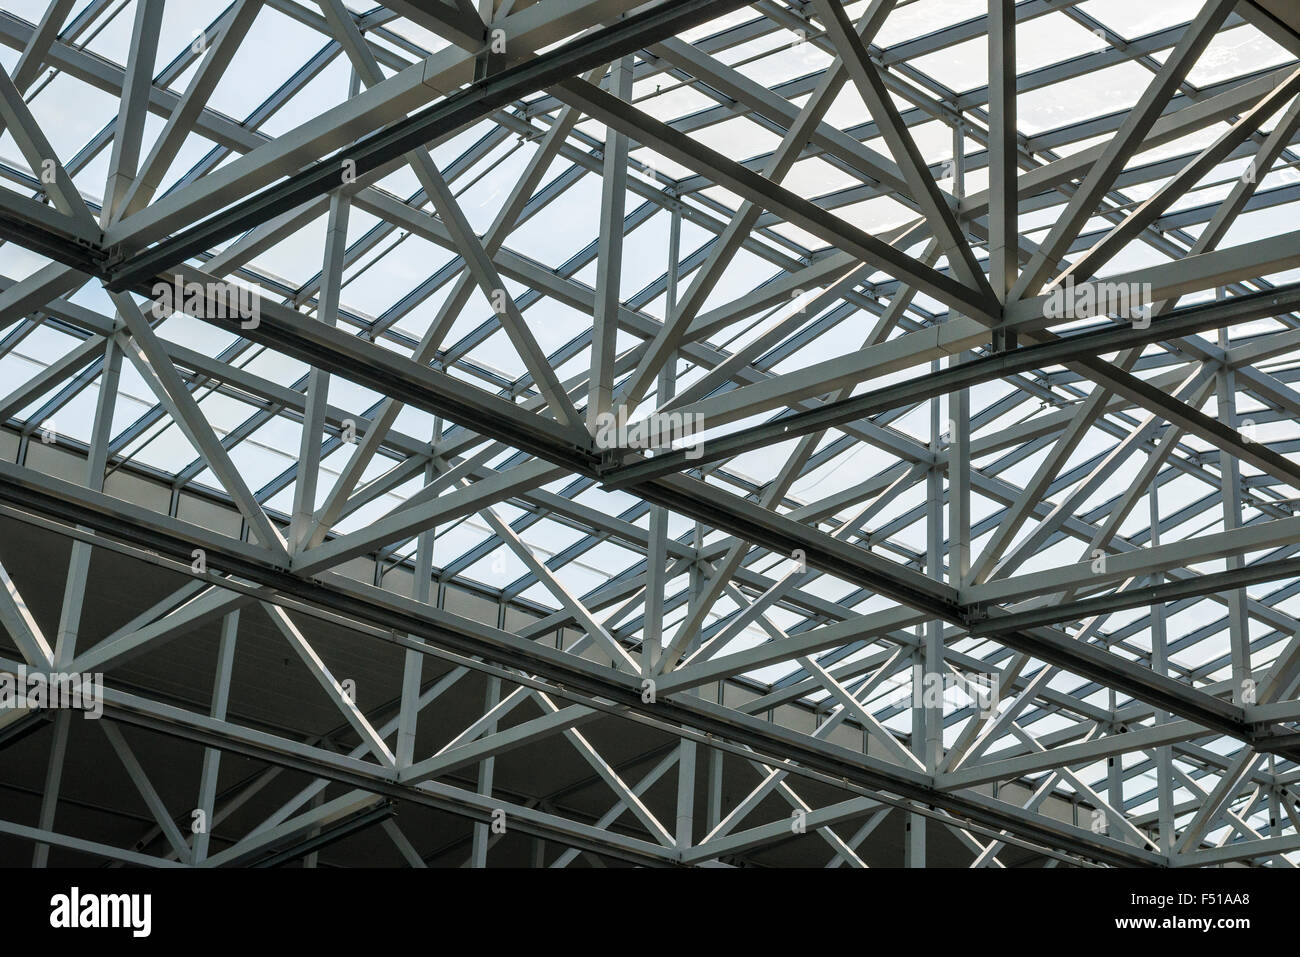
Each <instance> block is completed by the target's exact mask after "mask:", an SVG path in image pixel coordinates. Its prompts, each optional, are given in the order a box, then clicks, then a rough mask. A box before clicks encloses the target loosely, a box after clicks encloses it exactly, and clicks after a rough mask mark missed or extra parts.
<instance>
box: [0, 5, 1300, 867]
mask: <svg viewBox="0 0 1300 957" xmlns="http://www.w3.org/2000/svg"><path fill="white" fill-rule="evenodd" d="M6 7H8V8H11V9H5V10H3V11H0V45H2V46H3V49H4V53H3V54H0V66H3V71H2V72H0V123H2V124H3V129H4V134H5V135H4V138H3V140H0V178H3V180H4V183H3V188H2V191H0V237H3V240H4V241H3V245H2V246H0V409H2V410H3V411H2V412H0V424H2V428H0V453H3V454H2V455H0V529H2V530H3V536H2V537H0V563H2V565H3V574H0V585H2V586H3V587H0V626H2V630H0V677H8V678H10V679H12V681H11V683H12V684H13V685H14V686H15V687H17V685H18V683H19V681H18V679H19V678H20V677H23V676H26V678H28V679H30V677H31V675H33V674H37V673H51V674H69V675H74V676H75V675H82V676H94V675H102V676H103V691H102V698H101V701H100V704H101V705H102V708H103V717H102V718H101V719H100V720H99V721H84V720H83V719H82V716H81V715H79V714H78V713H77V712H76V710H74V709H68V708H59V707H54V706H52V705H53V702H52V701H45V702H41V701H36V702H35V703H33V702H32V701H26V702H25V703H22V702H19V703H18V704H21V706H18V704H14V703H12V702H11V704H10V705H9V706H7V707H6V708H5V709H4V710H0V750H2V752H3V754H4V755H5V760H4V762H3V763H2V764H0V858H5V859H8V860H11V861H17V860H18V859H19V858H20V857H21V858H22V859H23V860H24V861H25V860H27V859H28V858H31V859H32V860H33V862H34V863H35V864H37V865H38V866H39V865H44V864H46V863H47V862H59V861H63V862H82V863H86V862H97V861H103V860H108V861H111V862H114V863H116V864H123V863H126V864H141V863H143V864H148V865H154V866H171V865H177V864H181V865H205V866H211V865H221V864H263V865H275V864H283V863H287V862H296V861H300V862H303V863H306V864H308V865H315V864H316V863H317V862H318V861H319V862H322V863H385V862H387V863H407V864H410V865H412V866H425V865H427V864H459V863H462V862H464V863H470V864H474V865H479V866H482V865H484V864H489V863H531V864H534V865H543V866H565V865H568V864H570V863H571V862H575V861H577V862H580V863H592V864H601V863H608V862H613V861H620V862H632V863H637V864H714V863H718V862H723V863H732V864H737V863H740V864H749V863H759V864H816V865H823V864H825V865H829V866H844V865H850V866H865V865H866V864H895V865H897V864H902V863H907V864H909V865H911V866H925V865H927V864H929V865H936V864H945V865H953V864H958V865H971V866H995V867H996V866H1013V865H1018V864H1025V863H1038V864H1051V865H1056V864H1061V863H1064V864H1071V865H1074V864H1083V865H1091V864H1096V863H1100V864H1109V865H1121V866H1162V865H1173V866H1201V865H1210V864H1223V863H1228V862H1245V863H1252V864H1267V865H1273V866H1285V867H1293V866H1295V865H1296V863H1297V861H1300V804H1297V793H1296V785H1297V781H1300V702H1298V700H1297V699H1298V696H1297V689H1298V688H1300V620H1298V619H1300V554H1298V550H1300V511H1297V506H1300V457H1298V456H1297V453H1298V452H1300V425H1298V423H1300V393H1298V392H1297V391H1296V387H1295V386H1294V382H1295V381H1296V380H1297V378H1300V285H1298V284H1297V283H1296V282H1295V279H1296V276H1297V273H1296V270H1297V269H1300V232H1298V231H1296V229H1295V226H1296V222H1297V219H1296V216H1295V211H1296V210H1297V209H1300V175H1297V172H1296V170H1295V165H1296V163H1297V162H1298V161H1300V142H1296V141H1298V140H1300V34H1297V33H1296V32H1295V31H1296V29H1297V28H1300V17H1297V15H1296V14H1295V12H1294V10H1293V8H1292V7H1291V6H1290V5H1288V4H1286V3H1273V2H1270V0H1255V2H1250V0H1154V2H1150V3H1143V4H1134V3H1131V2H1119V0H1088V2H1079V0H1021V2H1019V3H1016V2H1014V0H859V2H856V3H850V4H843V3H841V0H807V2H799V0H757V2H754V0H652V2H650V3H645V4H642V5H637V4H636V3H635V2H632V0H480V2H478V3H474V2H472V0H389V2H386V3H384V4H383V5H382V6H367V5H365V4H356V3H354V4H351V5H347V4H345V3H344V2H343V0H233V2H232V3H230V4H229V5H228V6H227V7H225V8H224V9H221V10H215V9H214V8H210V7H206V6H204V5H202V4H192V3H182V2H180V0H170V2H168V0H49V2H44V0H42V2H39V3H38V2H36V0H31V2H28V3H25V4H24V3H9V4H6ZM214 14H215V16H214ZM1288 21H1291V22H1288ZM83 710H85V709H84V708H83Z"/></svg>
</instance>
